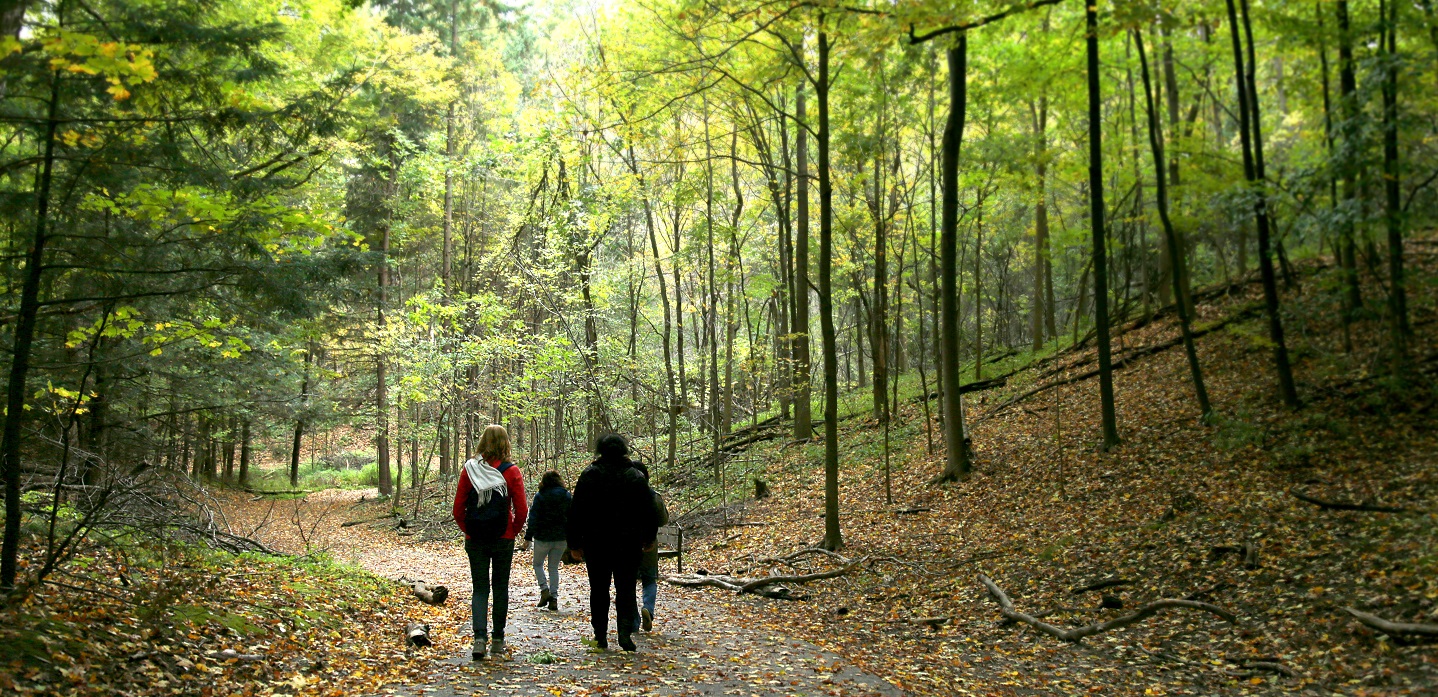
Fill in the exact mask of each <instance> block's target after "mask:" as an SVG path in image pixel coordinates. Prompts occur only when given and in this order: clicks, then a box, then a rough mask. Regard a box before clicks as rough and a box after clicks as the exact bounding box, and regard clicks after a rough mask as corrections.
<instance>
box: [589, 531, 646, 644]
mask: <svg viewBox="0 0 1438 697" xmlns="http://www.w3.org/2000/svg"><path fill="white" fill-rule="evenodd" d="M584 566H585V568H586V570H587V571H588V572H589V612H590V618H589V623H590V624H591V625H593V627H594V637H595V638H596V639H603V638H604V637H605V636H607V635H608V634H609V581H610V579H613V580H614V594H615V597H614V606H615V607H614V609H615V614H616V615H617V616H618V620H619V627H618V629H619V636H621V637H623V636H628V635H630V634H633V633H634V631H635V630H636V629H638V628H639V603H638V601H637V600H636V599H635V597H634V587H635V584H636V582H637V581H636V579H637V578H638V575H639V549H638V548H635V549H633V550H609V549H595V550H588V549H586V550H584Z"/></svg>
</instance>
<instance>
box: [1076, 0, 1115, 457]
mask: <svg viewBox="0 0 1438 697" xmlns="http://www.w3.org/2000/svg"><path fill="white" fill-rule="evenodd" d="M1097 2H1098V0H1092V2H1090V3H1089V4H1088V5H1087V6H1086V8H1085V10H1084V17H1085V21H1086V24H1087V37H1086V44H1087V55H1088V120H1089V123H1088V138H1089V165H1088V179H1089V227H1090V234H1091V235H1092V237H1093V282H1094V283H1093V287H1094V290H1093V300H1094V303H1093V306H1094V331H1095V334H1096V336H1097V337H1098V367H1099V377H1098V382H1099V401H1100V407H1101V409H1102V419H1103V447H1104V448H1105V449H1108V448H1112V447H1114V446H1116V445H1118V443H1119V438H1118V421H1117V419H1116V418H1115V416H1114V404H1113V402H1114V399H1113V360H1112V357H1111V351H1110V347H1109V326H1108V252H1107V250H1106V248H1105V246H1104V237H1105V236H1104V230H1105V228H1104V202H1103V123H1102V118H1103V104H1102V102H1101V101H1100V99H1099V72H1098V71H1099V61H1098V7H1097V4H1096V3H1097Z"/></svg>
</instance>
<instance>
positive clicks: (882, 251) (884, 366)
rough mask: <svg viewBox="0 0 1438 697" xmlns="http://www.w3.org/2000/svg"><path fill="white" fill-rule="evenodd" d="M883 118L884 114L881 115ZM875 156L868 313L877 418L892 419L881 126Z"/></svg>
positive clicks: (870, 207) (887, 260)
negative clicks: (871, 294)
mask: <svg viewBox="0 0 1438 697" xmlns="http://www.w3.org/2000/svg"><path fill="white" fill-rule="evenodd" d="M879 119H880V121H881V122H882V120H883V115H882V114H880V116H879ZM877 140H878V146H877V147H878V154H877V155H876V156H875V158H874V192H873V200H872V203H870V205H869V210H870V212H871V214H872V215H873V217H874V306H873V311H872V312H870V313H869V315H870V316H869V345H870V346H871V347H873V351H874V390H873V397H874V399H873V402H874V405H873V406H874V419H876V420H878V421H879V422H887V421H888V420H889V329H888V324H889V318H888V314H889V307H888V306H889V289H888V288H889V249H888V246H889V243H888V239H887V230H886V227H887V226H886V225H885V220H884V195H883V181H884V180H883V176H884V132H883V127H882V125H881V126H880V129H879V137H878V139H877Z"/></svg>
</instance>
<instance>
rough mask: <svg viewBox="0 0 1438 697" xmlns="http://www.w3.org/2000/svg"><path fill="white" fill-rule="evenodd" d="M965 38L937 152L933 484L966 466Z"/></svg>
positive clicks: (952, 65)
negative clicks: (939, 407)
mask: <svg viewBox="0 0 1438 697" xmlns="http://www.w3.org/2000/svg"><path fill="white" fill-rule="evenodd" d="M968 60H969V37H968V34H967V32H963V31H960V32H958V35H957V36H956V37H955V39H954V45H953V47H951V48H949V50H948V64H949V116H948V120H947V121H946V122H945V124H944V138H943V145H942V146H941V148H942V154H941V156H940V157H941V164H940V170H941V175H940V177H941V179H942V182H941V186H942V188H943V197H944V198H943V211H942V223H941V225H942V227H941V229H940V233H939V235H940V236H939V278H940V279H942V283H943V290H942V291H941V293H940V309H939V342H938V343H939V364H940V366H941V367H940V369H939V380H940V381H941V382H942V384H943V398H944V446H945V447H946V448H947V454H946V455H945V459H944V471H943V472H942V473H940V474H939V477H938V481H955V480H962V479H967V478H968V477H969V472H970V471H971V470H972V469H973V466H972V464H971V463H970V462H969V448H968V443H967V439H966V438H965V436H966V435H967V434H966V433H965V431H964V407H963V403H962V399H963V396H962V394H961V393H960V392H959V147H960V145H961V144H962V143H963V139H964V117H965V116H966V114H967V111H968V79H969V70H968V68H969V64H968Z"/></svg>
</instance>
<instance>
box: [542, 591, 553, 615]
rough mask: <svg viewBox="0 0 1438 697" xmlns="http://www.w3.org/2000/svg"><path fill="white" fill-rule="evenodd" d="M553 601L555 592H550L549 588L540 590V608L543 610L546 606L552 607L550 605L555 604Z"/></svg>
mask: <svg viewBox="0 0 1438 697" xmlns="http://www.w3.org/2000/svg"><path fill="white" fill-rule="evenodd" d="M553 603H554V594H553V593H550V592H549V589H548V588H545V589H543V590H541V591H539V609H541V610H543V609H544V608H546V607H550V605H551V604H553ZM550 609H553V608H550Z"/></svg>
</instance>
